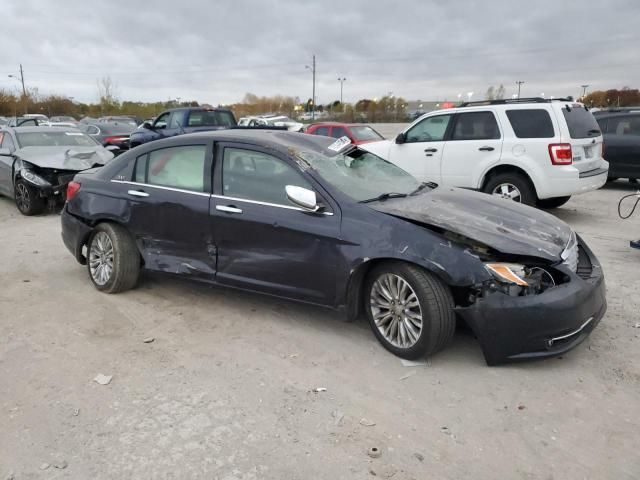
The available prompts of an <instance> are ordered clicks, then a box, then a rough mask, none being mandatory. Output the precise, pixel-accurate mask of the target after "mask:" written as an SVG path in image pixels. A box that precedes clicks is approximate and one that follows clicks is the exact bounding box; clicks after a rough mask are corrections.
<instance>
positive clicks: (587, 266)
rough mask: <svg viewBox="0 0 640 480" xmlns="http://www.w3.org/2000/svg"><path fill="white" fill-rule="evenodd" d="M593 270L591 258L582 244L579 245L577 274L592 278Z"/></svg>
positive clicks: (581, 276)
mask: <svg viewBox="0 0 640 480" xmlns="http://www.w3.org/2000/svg"><path fill="white" fill-rule="evenodd" d="M592 272H593V265H591V261H590V260H589V256H588V255H587V252H585V251H584V248H582V246H581V245H578V267H577V268H576V274H577V275H578V276H579V277H580V278H585V279H586V278H590V277H591V273H592Z"/></svg>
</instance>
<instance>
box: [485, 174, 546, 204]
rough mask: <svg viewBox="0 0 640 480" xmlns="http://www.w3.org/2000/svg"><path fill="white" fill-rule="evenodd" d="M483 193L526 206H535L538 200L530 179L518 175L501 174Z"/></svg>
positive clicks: (495, 176) (487, 184) (490, 181)
mask: <svg viewBox="0 0 640 480" xmlns="http://www.w3.org/2000/svg"><path fill="white" fill-rule="evenodd" d="M483 191H484V192H485V193H490V194H492V195H495V196H497V197H500V198H504V199H506V200H513V201H514V202H519V203H524V204H525V205H535V203H536V200H537V198H536V194H535V191H534V189H533V187H532V186H531V183H530V182H529V179H527V178H525V177H524V176H522V175H520V174H518V173H499V174H498V175H494V176H492V177H491V178H489V180H488V181H487V183H486V184H485V186H484V189H483Z"/></svg>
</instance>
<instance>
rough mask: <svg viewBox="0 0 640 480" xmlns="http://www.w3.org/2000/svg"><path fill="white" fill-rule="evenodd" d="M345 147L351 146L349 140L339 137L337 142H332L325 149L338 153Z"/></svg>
mask: <svg viewBox="0 0 640 480" xmlns="http://www.w3.org/2000/svg"><path fill="white" fill-rule="evenodd" d="M347 145H351V140H350V139H349V137H346V136H345V137H340V138H339V139H338V140H336V141H335V142H333V143H332V144H331V145H329V146H328V147H327V148H328V149H329V150H333V151H334V152H339V151H340V150H342V149H343V148H344V147H346V146H347Z"/></svg>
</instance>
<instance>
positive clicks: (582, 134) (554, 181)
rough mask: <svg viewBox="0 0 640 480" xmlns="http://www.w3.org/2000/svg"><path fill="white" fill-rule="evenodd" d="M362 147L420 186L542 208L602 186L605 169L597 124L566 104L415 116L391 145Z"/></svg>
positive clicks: (526, 103)
mask: <svg viewBox="0 0 640 480" xmlns="http://www.w3.org/2000/svg"><path fill="white" fill-rule="evenodd" d="M361 148H363V149H365V150H368V151H370V152H372V153H375V154H376V155H379V156H381V157H382V158H384V159H386V160H389V161H390V162H392V163H395V164H396V165H398V166H400V167H401V168H403V169H405V170H406V171H408V172H409V173H411V174H413V175H414V176H415V177H417V178H418V179H420V180H422V181H432V182H435V183H438V184H441V185H451V186H455V187H463V188H472V189H476V190H481V191H483V192H487V193H492V194H494V195H499V196H501V197H504V198H509V199H512V200H516V201H519V202H522V203H526V204H528V205H537V206H539V207H542V208H555V207H559V206H560V205H563V204H565V203H566V202H567V201H568V200H569V198H570V197H571V195H575V194H578V193H584V192H588V191H591V190H596V189H598V188H600V187H601V186H602V185H604V183H605V182H606V181H607V172H608V169H609V164H608V163H607V161H606V160H604V159H603V158H602V148H603V143H602V133H601V132H600V129H599V127H598V123H597V122H596V120H595V118H594V117H593V115H592V114H591V112H589V111H588V110H587V109H586V108H585V106H584V105H582V104H581V103H576V102H574V101H573V100H571V99H555V100H546V99H543V98H531V99H519V100H494V101H486V102H472V103H466V104H463V105H462V106H460V107H458V108H452V109H448V110H438V111H434V112H430V113H427V114H426V115H423V116H421V117H420V118H418V119H417V120H416V121H415V122H413V123H412V124H411V125H409V127H407V128H406V129H405V130H404V131H403V132H402V133H400V134H399V135H398V136H397V137H396V139H395V141H389V140H385V141H382V142H373V143H368V144H365V145H362V146H361Z"/></svg>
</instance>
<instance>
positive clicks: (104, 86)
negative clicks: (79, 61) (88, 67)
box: [97, 75, 118, 115]
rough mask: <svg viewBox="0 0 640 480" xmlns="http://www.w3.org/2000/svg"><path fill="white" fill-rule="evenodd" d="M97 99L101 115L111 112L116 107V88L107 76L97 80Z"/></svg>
mask: <svg viewBox="0 0 640 480" xmlns="http://www.w3.org/2000/svg"><path fill="white" fill-rule="evenodd" d="M97 84H98V98H99V99H100V110H101V112H102V114H103V115H104V114H105V113H109V112H111V111H113V110H114V109H115V108H116V107H117V106H118V98H117V93H116V91H117V86H116V84H115V83H113V81H112V80H111V77H109V76H108V75H107V76H106V77H102V78H101V79H99V80H97Z"/></svg>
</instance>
